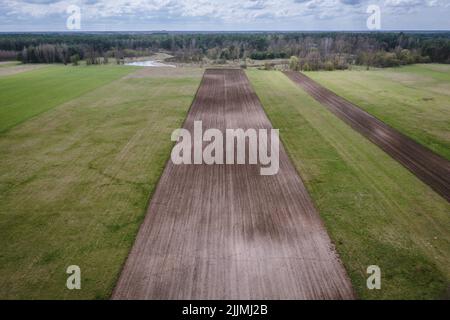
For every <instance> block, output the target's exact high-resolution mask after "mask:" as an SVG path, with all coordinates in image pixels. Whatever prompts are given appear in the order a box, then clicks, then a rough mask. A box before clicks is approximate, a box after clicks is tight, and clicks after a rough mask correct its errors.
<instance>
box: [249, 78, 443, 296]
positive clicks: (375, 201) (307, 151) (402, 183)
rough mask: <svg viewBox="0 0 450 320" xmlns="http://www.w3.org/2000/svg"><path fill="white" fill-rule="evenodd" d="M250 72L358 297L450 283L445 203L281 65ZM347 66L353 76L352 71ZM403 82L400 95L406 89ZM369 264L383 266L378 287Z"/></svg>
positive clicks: (435, 290) (430, 290)
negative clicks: (371, 281)
mask: <svg viewBox="0 0 450 320" xmlns="http://www.w3.org/2000/svg"><path fill="white" fill-rule="evenodd" d="M247 74H248V76H249V78H250V80H251V82H252V85H253V86H254V88H255V90H256V92H257V94H258V96H259V97H260V99H261V101H262V103H263V105H264V108H265V111H266V112H267V114H268V116H269V118H270V120H271V121H272V124H273V126H274V127H275V128H279V129H280V136H281V139H282V141H283V143H284V145H285V147H286V149H287V152H288V154H289V155H290V157H291V159H292V161H293V163H294V164H295V166H296V167H297V169H298V171H299V173H300V175H301V177H302V178H303V180H304V182H305V184H306V186H307V189H308V191H309V193H310V194H311V196H312V198H313V200H314V203H315V205H316V206H317V208H318V210H319V212H320V215H321V216H322V218H323V220H324V222H325V224H326V227H327V230H328V232H329V234H330V236H331V238H332V239H333V241H334V243H335V244H336V247H337V249H338V252H339V254H340V256H341V258H342V260H343V262H344V264H345V267H346V269H347V271H348V273H349V275H350V277H351V279H352V283H353V285H354V287H355V289H356V292H357V295H358V297H359V298H362V299H413V298H414V299H415V298H417V299H434V298H440V297H443V296H445V294H446V291H447V288H448V286H449V284H450V233H449V230H450V215H449V212H450V205H449V203H447V202H446V201H445V200H444V199H443V198H441V197H440V196H439V195H437V194H436V193H435V192H434V191H432V190H431V189H430V188H429V187H428V186H426V185H425V184H424V183H422V182H421V181H420V180H418V179H417V178H416V177H415V176H413V175H412V174H411V173H410V172H409V171H407V170H406V169H405V168H403V167H402V166H401V165H400V164H398V163H397V162H396V161H395V160H393V159H391V158H390V157H389V156H388V155H386V154H385V153H384V152H383V151H382V150H381V149H379V148H378V147H376V146H375V145H373V144H372V143H370V142H369V141H368V140H366V139H365V138H364V137H362V136H361V135H359V134H358V133H356V132H355V131H353V130H352V129H351V128H350V127H349V126H347V125H346V124H345V123H343V122H342V121H341V120H340V119H338V118H336V117H335V116H334V115H333V114H332V113H331V112H329V111H328V110H327V109H326V108H325V107H323V106H322V105H320V104H319V103H318V102H316V101H315V100H314V99H313V98H311V97H310V96H309V95H308V94H307V93H305V92H304V91H303V90H302V89H301V88H299V87H298V86H296V85H295V84H294V83H293V82H291V81H290V80H289V79H288V78H287V77H285V76H284V75H283V74H282V73H280V72H276V71H256V70H252V71H247ZM345 74H348V75H349V77H350V78H351V76H352V75H353V72H346V73H345ZM359 74H360V76H358V77H363V76H364V74H365V73H364V72H360V73H359ZM325 75H330V77H331V79H337V78H339V77H340V78H344V73H343V72H342V73H341V72H336V73H333V72H328V73H323V74H321V73H317V77H316V78H319V77H323V78H324V77H325ZM355 77H356V76H355ZM371 77H372V76H371V75H369V80H368V81H370V79H372V78H371ZM377 77H378V76H373V79H378V78H377ZM343 81H347V80H345V79H344V80H343ZM373 81H375V82H376V80H373ZM377 81H378V80H377ZM380 81H381V80H380ZM364 85H365V84H364V83H363V84H361V86H364ZM361 86H355V87H353V89H361ZM399 88H401V87H399ZM386 90H391V89H389V88H386ZM392 90H393V89H392ZM401 90H402V91H401V92H400V93H399V97H397V98H398V99H400V95H401V94H402V93H404V92H405V90H406V91H407V92H409V90H407V89H401ZM349 92H350V91H349ZM356 92H357V91H356ZM355 94H356V93H355ZM419 96H420V95H419ZM406 100H408V98H407V99H406ZM408 101H409V100H408ZM436 107H437V106H436ZM447 131H448V128H447ZM369 265H378V266H379V267H380V268H381V273H382V284H381V290H368V289H367V287H366V279H367V277H368V275H367V274H366V268H367V267H368V266H369Z"/></svg>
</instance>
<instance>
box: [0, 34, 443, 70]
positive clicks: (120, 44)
mask: <svg viewBox="0 0 450 320" xmlns="http://www.w3.org/2000/svg"><path fill="white" fill-rule="evenodd" d="M160 51H164V52H168V53H170V54H171V55H173V56H174V58H173V60H175V61H178V62H187V63H201V62H203V61H205V60H208V61H209V62H213V63H214V62H215V63H223V62H225V61H230V60H244V61H245V60H246V59H248V58H250V59H254V60H266V59H288V58H291V57H294V58H292V59H290V60H289V63H290V65H291V66H292V67H293V68H298V69H302V70H304V69H308V70H316V69H344V68H346V67H347V66H348V65H349V64H361V65H367V66H376V67H390V66H397V65H402V64H410V63H416V62H439V63H450V33H449V32H423V33H418V32H415V33H414V32H374V33H369V32H367V33H364V32H309V33H305V32H303V33H301V32H277V33H271V32H259V33H256V32H255V33H238V32H237V33H75V34H69V33H42V34H35V33H32V34H1V35H0V59H4V57H9V58H8V59H11V57H12V56H15V57H16V59H18V60H20V61H22V62H24V63H65V64H67V63H78V61H79V60H85V61H86V63H88V64H97V63H104V62H105V61H108V59H111V58H112V59H115V60H116V61H117V63H121V61H123V58H125V57H137V56H145V55H149V54H151V53H155V52H160ZM2 56H3V57H2ZM5 60H6V59H5Z"/></svg>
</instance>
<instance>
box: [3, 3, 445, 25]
mask: <svg viewBox="0 0 450 320" xmlns="http://www.w3.org/2000/svg"><path fill="white" fill-rule="evenodd" d="M1 1H2V6H1V7H0V17H1V19H0V27H2V26H7V25H8V24H9V25H10V24H11V21H14V20H16V21H17V24H19V23H23V21H28V23H30V24H32V23H33V24H37V25H42V26H45V25H46V24H50V23H55V24H59V25H62V26H63V27H62V28H64V23H65V19H66V17H67V12H66V10H67V7H68V6H69V5H73V4H75V5H78V6H80V8H81V14H82V21H83V24H91V25H96V24H102V28H109V27H110V26H113V25H127V24H128V25H129V26H130V27H131V28H125V29H132V28H133V26H134V24H135V23H136V22H137V21H140V22H141V23H143V24H146V25H154V24H156V23H159V24H160V25H162V26H163V27H166V26H168V27H170V26H171V25H172V24H174V23H175V22H176V23H178V25H177V26H180V27H178V29H184V28H185V25H189V24H190V23H202V22H204V23H210V24H212V25H214V26H216V27H219V26H221V25H230V26H233V27H234V28H236V29H239V28H243V29H245V28H246V26H253V25H256V26H261V28H265V29H273V28H276V27H278V26H279V25H287V24H288V23H290V25H291V26H292V27H291V28H292V29H299V28H301V25H305V24H306V22H304V21H305V20H306V19H310V20H309V21H310V25H314V23H315V21H314V19H317V20H320V25H321V26H322V25H324V23H325V21H337V20H336V19H339V21H341V22H342V21H346V22H347V25H349V26H352V25H358V26H362V27H364V26H365V19H366V12H365V9H364V8H362V6H363V5H365V4H368V3H371V2H373V1H374V3H378V4H380V5H382V8H383V12H386V13H384V14H391V15H393V16H395V15H400V14H403V15H404V14H405V13H408V12H410V10H412V9H411V8H413V9H414V10H417V9H419V8H436V9H435V11H436V12H438V13H439V14H440V15H441V16H442V15H445V14H446V13H447V16H448V15H449V12H448V10H447V12H445V10H440V11H439V8H448V5H449V3H450V1H448V0H226V1H225V0H1ZM5 17H8V19H6V18H5ZM425 18H426V17H425ZM425 18H424V19H425ZM431 20H432V19H431ZM361 21H362V22H361ZM183 23H184V24H185V25H183ZM300 23H301V25H300ZM334 23H335V28H336V29H340V28H341V23H337V22H334ZM330 25H331V22H330ZM308 26H309V25H308ZM319 28H322V27H319ZM418 28H420V26H418ZM446 28H447V29H449V25H448V23H447V26H446ZM3 29H4V27H2V29H1V30H3Z"/></svg>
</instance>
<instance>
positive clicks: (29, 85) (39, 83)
mask: <svg viewBox="0 0 450 320" xmlns="http://www.w3.org/2000/svg"><path fill="white" fill-rule="evenodd" d="M133 70H135V68H134V67H124V66H101V67H98V68H90V67H81V66H80V67H71V66H49V67H45V68H42V69H39V70H33V71H28V72H23V73H19V74H14V75H9V76H6V77H0V133H1V132H4V131H6V130H8V129H10V128H12V127H14V126H15V125H17V124H19V123H22V122H23V121H25V120H27V119H29V118H31V117H33V116H36V115H38V114H40V113H42V112H45V111H47V110H49V109H51V108H53V107H55V106H58V105H60V104H62V103H64V102H66V101H70V100H72V99H74V98H76V97H78V96H80V95H82V94H84V93H87V92H89V91H91V90H93V89H95V88H98V87H100V86H102V85H105V84H107V83H109V82H111V81H113V80H115V79H118V78H120V77H122V76H124V75H126V74H127V73H129V72H130V71H133Z"/></svg>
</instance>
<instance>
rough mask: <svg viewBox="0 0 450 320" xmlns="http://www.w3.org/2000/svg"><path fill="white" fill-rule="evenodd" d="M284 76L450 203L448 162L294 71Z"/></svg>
mask: <svg viewBox="0 0 450 320" xmlns="http://www.w3.org/2000/svg"><path fill="white" fill-rule="evenodd" d="M285 74H286V75H287V76H288V77H289V78H290V79H291V80H292V81H294V82H296V83H297V84H299V85H300V86H301V87H302V88H304V89H305V90H306V91H307V92H308V93H309V94H310V95H311V96H313V97H314V98H315V99H316V100H317V101H319V102H320V103H322V104H323V105H324V106H326V107H327V108H328V109H329V110H330V111H331V112H333V113H334V114H335V115H336V116H338V117H339V118H341V119H342V120H343V121H345V122H346V123H347V124H349V125H350V126H351V127H352V128H353V129H355V130H356V131H358V132H359V133H361V134H362V135H364V136H365V137H366V138H368V139H369V140H370V141H372V142H373V143H375V144H376V145H378V146H379V147H380V148H381V149H383V150H384V151H385V152H386V153H387V154H389V155H390V156H391V157H392V158H394V159H395V160H397V161H398V162H400V163H401V164H402V165H404V166H405V167H406V168H407V169H408V170H410V171H411V172H412V173H414V174H415V175H416V176H417V177H418V178H420V179H421V180H422V181H423V182H425V183H426V184H428V185H429V186H430V187H431V188H433V189H434V190H435V191H436V192H438V193H439V194H440V195H441V196H442V197H444V198H445V199H446V200H447V201H449V202H450V162H448V161H447V160H446V159H444V158H442V157H440V156H438V155H437V154H435V153H433V152H432V151H430V150H429V149H427V148H425V147H423V146H422V145H420V144H419V143H417V142H415V141H413V140H412V139H410V138H408V137H407V136H405V135H403V134H401V133H400V132H398V131H397V130H395V129H393V128H391V127H389V126H387V125H386V124H384V123H383V122H382V121H380V120H378V119H377V118H375V117H373V116H372V115H370V114H368V113H367V112H365V111H363V110H362V109H360V108H358V107H356V106H355V105H353V104H352V103H350V102H349V101H347V100H345V99H343V98H341V97H339V96H337V95H336V94H334V93H333V92H331V91H330V90H328V89H326V88H324V87H322V86H321V85H319V84H318V83H316V82H315V81H313V80H311V79H310V78H308V77H307V76H305V75H303V74H301V73H298V72H285Z"/></svg>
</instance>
